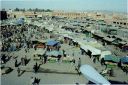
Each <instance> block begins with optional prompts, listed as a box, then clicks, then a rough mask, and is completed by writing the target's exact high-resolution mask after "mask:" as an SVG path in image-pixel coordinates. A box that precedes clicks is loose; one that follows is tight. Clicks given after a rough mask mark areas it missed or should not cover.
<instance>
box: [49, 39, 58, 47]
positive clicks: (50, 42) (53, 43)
mask: <svg viewBox="0 0 128 85" xmlns="http://www.w3.org/2000/svg"><path fill="white" fill-rule="evenodd" d="M58 43H59V42H58V41H55V40H49V41H48V42H47V45H50V46H54V45H56V44H58Z"/></svg>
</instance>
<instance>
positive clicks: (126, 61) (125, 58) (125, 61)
mask: <svg viewBox="0 0 128 85" xmlns="http://www.w3.org/2000/svg"><path fill="white" fill-rule="evenodd" d="M120 60H121V62H122V63H128V57H122V58H121V59H120Z"/></svg>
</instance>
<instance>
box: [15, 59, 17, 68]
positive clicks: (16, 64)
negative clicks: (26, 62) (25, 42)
mask: <svg viewBox="0 0 128 85" xmlns="http://www.w3.org/2000/svg"><path fill="white" fill-rule="evenodd" d="M15 67H17V59H16V60H15Z"/></svg>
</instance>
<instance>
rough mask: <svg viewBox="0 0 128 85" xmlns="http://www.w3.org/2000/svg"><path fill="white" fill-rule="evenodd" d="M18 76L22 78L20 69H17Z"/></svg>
mask: <svg viewBox="0 0 128 85" xmlns="http://www.w3.org/2000/svg"><path fill="white" fill-rule="evenodd" d="M17 73H18V76H20V68H18V69H17Z"/></svg>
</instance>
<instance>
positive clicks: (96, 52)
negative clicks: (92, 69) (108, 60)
mask: <svg viewBox="0 0 128 85" xmlns="http://www.w3.org/2000/svg"><path fill="white" fill-rule="evenodd" d="M79 44H80V46H81V48H82V49H84V50H85V51H86V52H87V51H88V50H90V51H91V52H92V55H100V54H101V50H99V49H96V48H94V47H92V46H90V45H84V44H82V43H80V42H79Z"/></svg>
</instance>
